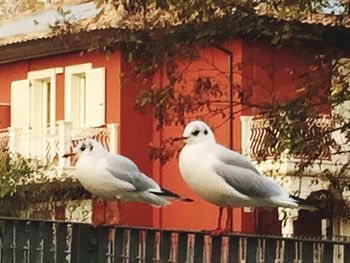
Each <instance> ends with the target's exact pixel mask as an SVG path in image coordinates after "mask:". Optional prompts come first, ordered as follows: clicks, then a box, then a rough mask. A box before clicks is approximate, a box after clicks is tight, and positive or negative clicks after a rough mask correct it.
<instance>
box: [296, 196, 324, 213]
mask: <svg viewBox="0 0 350 263" xmlns="http://www.w3.org/2000/svg"><path fill="white" fill-rule="evenodd" d="M290 198H292V199H293V200H295V201H296V202H297V204H298V205H299V208H300V209H303V210H309V211H316V210H319V207H318V206H317V204H316V202H314V201H311V200H306V199H303V198H300V197H297V196H294V195H291V196H290Z"/></svg>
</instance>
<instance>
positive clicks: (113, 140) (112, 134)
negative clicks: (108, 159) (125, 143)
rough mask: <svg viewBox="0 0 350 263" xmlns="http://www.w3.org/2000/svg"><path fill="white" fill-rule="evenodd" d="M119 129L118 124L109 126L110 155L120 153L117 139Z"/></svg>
mask: <svg viewBox="0 0 350 263" xmlns="http://www.w3.org/2000/svg"><path fill="white" fill-rule="evenodd" d="M118 128H119V125H118V124H116V123H109V124H107V130H108V134H109V151H110V153H113V154H115V153H117V152H118V138H117V136H118V134H117V130H118Z"/></svg>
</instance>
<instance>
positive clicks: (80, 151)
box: [73, 139, 106, 159]
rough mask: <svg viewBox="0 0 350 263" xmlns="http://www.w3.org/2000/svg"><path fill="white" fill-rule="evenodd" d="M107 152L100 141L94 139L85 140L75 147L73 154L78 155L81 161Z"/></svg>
mask: <svg viewBox="0 0 350 263" xmlns="http://www.w3.org/2000/svg"><path fill="white" fill-rule="evenodd" d="M105 152H106V150H105V149H104V148H103V147H102V145H101V144H100V143H99V142H98V141H96V140H94V139H85V140H83V141H81V142H80V143H79V144H78V145H77V146H76V147H75V149H74V151H73V154H76V155H77V156H78V158H79V159H80V158H83V157H88V156H93V155H99V154H103V153H105Z"/></svg>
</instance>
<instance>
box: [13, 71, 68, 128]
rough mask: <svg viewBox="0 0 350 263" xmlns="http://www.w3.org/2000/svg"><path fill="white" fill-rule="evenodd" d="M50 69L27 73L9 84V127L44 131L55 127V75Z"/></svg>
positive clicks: (55, 72)
mask: <svg viewBox="0 0 350 263" xmlns="http://www.w3.org/2000/svg"><path fill="white" fill-rule="evenodd" d="M61 72H62V69H60V68H52V69H45V70H38V71H30V72H28V75H27V79H25V80H18V81H13V82H12V83H11V127H14V128H30V129H36V130H37V129H38V130H39V129H40V130H41V129H45V128H47V127H52V126H54V125H55V106H56V105H55V93H56V89H55V87H56V74H57V73H61Z"/></svg>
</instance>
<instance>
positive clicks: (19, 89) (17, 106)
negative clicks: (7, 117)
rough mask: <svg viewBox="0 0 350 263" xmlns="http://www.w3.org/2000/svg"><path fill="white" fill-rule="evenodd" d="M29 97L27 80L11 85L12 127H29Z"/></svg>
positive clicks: (14, 82)
mask: <svg viewBox="0 0 350 263" xmlns="http://www.w3.org/2000/svg"><path fill="white" fill-rule="evenodd" d="M29 96H30V94H29V81H28V80H27V79H25V80H18V81H13V82H12V83H11V127H13V128H28V127H29V122H30V120H29Z"/></svg>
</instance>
